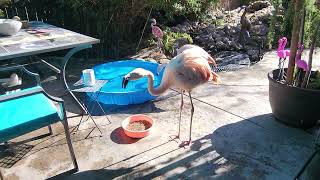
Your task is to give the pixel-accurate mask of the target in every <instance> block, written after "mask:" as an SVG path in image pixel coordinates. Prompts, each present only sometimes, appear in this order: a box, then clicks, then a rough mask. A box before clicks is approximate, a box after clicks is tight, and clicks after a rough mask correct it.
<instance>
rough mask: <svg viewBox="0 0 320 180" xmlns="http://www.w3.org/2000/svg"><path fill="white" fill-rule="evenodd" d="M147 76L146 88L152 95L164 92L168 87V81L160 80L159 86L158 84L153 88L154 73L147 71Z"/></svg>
mask: <svg viewBox="0 0 320 180" xmlns="http://www.w3.org/2000/svg"><path fill="white" fill-rule="evenodd" d="M147 77H148V90H149V92H150V93H151V94H152V95H154V96H157V95H160V94H162V93H164V92H165V91H166V90H167V89H169V87H170V82H168V81H162V82H161V84H160V86H158V87H157V88H154V75H153V74H152V73H151V72H150V73H148V75H147Z"/></svg>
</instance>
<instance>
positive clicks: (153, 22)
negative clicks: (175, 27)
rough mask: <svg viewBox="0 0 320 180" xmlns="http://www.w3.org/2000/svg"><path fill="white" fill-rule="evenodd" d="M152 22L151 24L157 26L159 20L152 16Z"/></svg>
mask: <svg viewBox="0 0 320 180" xmlns="http://www.w3.org/2000/svg"><path fill="white" fill-rule="evenodd" d="M150 22H151V26H155V25H156V24H157V21H156V19H154V18H151V19H150Z"/></svg>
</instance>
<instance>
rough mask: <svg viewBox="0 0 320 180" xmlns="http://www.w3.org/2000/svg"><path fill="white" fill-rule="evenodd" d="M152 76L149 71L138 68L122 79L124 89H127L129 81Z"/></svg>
mask: <svg viewBox="0 0 320 180" xmlns="http://www.w3.org/2000/svg"><path fill="white" fill-rule="evenodd" d="M149 74H150V71H147V70H145V69H142V68H136V69H134V70H133V71H131V72H129V73H128V74H127V75H125V76H124V77H123V79H122V88H124V89H125V88H126V87H127V85H128V82H129V81H134V80H138V79H140V78H142V77H144V76H147V75H149Z"/></svg>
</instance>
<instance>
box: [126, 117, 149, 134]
mask: <svg viewBox="0 0 320 180" xmlns="http://www.w3.org/2000/svg"><path fill="white" fill-rule="evenodd" d="M137 121H145V122H148V123H150V128H148V129H146V130H143V131H132V130H129V129H128V125H129V124H130V123H132V122H137ZM153 123H154V122H153V120H152V119H151V118H150V117H149V116H146V115H143V114H136V115H132V116H129V117H127V118H126V119H125V120H124V121H123V122H122V129H123V131H124V133H125V134H126V135H127V136H129V137H131V138H143V137H146V136H148V135H149V134H150V131H151V129H152V127H153Z"/></svg>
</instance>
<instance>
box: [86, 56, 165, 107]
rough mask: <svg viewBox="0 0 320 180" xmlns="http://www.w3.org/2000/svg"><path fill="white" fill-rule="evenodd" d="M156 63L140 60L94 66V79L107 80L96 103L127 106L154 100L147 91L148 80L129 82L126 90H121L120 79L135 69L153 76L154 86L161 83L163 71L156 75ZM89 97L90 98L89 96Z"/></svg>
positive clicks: (144, 78)
mask: <svg viewBox="0 0 320 180" xmlns="http://www.w3.org/2000/svg"><path fill="white" fill-rule="evenodd" d="M157 67H158V64H157V63H151V62H146V61H142V60H123V61H115V62H110V63H105V64H101V65H97V66H94V67H93V69H94V73H95V77H96V79H103V80H108V82H107V83H106V84H105V85H104V86H103V87H102V88H101V90H100V92H97V93H99V96H98V101H99V102H100V103H103V104H106V105H108V104H116V105H129V104H139V103H143V102H146V101H149V100H153V99H155V96H152V95H151V94H150V93H149V91H148V78H147V77H143V78H141V79H139V80H136V81H129V83H128V85H127V87H126V89H123V88H122V78H123V76H125V75H126V74H128V73H129V72H130V71H132V70H134V69H135V68H143V69H146V70H149V71H151V72H152V73H153V74H154V77H155V80H154V86H155V87H157V86H159V85H160V83H161V79H162V75H163V73H162V72H163V71H162V72H161V73H160V74H159V75H157ZM89 97H90V96H89Z"/></svg>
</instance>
